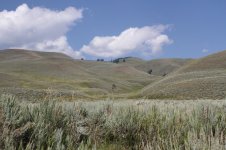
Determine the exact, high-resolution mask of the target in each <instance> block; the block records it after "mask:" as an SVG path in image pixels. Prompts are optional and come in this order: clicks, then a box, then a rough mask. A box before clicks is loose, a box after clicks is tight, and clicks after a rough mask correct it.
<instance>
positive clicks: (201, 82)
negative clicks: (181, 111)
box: [140, 51, 226, 99]
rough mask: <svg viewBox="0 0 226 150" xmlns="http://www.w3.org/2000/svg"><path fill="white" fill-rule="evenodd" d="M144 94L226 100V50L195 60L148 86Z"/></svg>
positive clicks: (142, 92)
mask: <svg viewBox="0 0 226 150" xmlns="http://www.w3.org/2000/svg"><path fill="white" fill-rule="evenodd" d="M140 94H141V95H143V96H147V97H149V98H176V99H200V98H208V99H223V98H225V97H226V51H223V52H219V53H216V54H212V55H209V56H207V57H204V58H201V59H197V60H193V61H191V62H190V63H188V64H187V65H185V66H183V67H181V68H180V69H178V70H177V71H175V72H173V73H172V74H171V75H169V76H167V77H165V78H164V79H162V80H159V81H157V82H156V83H154V84H150V85H148V86H146V87H145V88H144V89H143V90H142V91H141V92H140Z"/></svg>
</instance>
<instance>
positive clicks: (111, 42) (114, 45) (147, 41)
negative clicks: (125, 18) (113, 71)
mask: <svg viewBox="0 0 226 150" xmlns="http://www.w3.org/2000/svg"><path fill="white" fill-rule="evenodd" d="M168 28H169V26H165V25H156V26H145V27H142V28H129V29H126V30H125V31H123V32H121V33H120V35H118V36H103V37H100V36H96V37H94V38H93V39H92V40H91V42H90V43H89V44H88V45H84V46H83V47H82V48H81V50H80V51H81V52H82V53H85V54H88V55H92V56H97V57H119V56H124V55H128V54H130V53H132V52H134V51H138V52H139V53H140V54H142V53H149V54H150V55H151V54H155V53H158V52H159V51H161V49H162V47H163V46H164V45H167V44H171V43H172V42H173V41H172V40H171V39H169V37H168V36H167V35H166V34H163V32H165V31H166V30H167V29H168Z"/></svg>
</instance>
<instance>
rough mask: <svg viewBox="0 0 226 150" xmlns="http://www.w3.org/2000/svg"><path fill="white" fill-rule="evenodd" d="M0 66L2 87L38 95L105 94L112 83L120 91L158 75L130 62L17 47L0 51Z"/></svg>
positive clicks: (134, 88) (147, 81)
mask: <svg viewBox="0 0 226 150" xmlns="http://www.w3.org/2000/svg"><path fill="white" fill-rule="evenodd" d="M0 68H1V69H0V78H1V82H0V87H1V89H2V91H3V92H12V93H16V94H17V95H23V91H25V92H26V94H25V95H35V96H37V93H38V95H42V92H41V91H42V90H44V91H48V90H49V89H51V92H54V91H56V93H60V92H59V91H62V92H61V95H65V93H66V96H67V95H68V94H67V93H69V95H70V93H72V92H73V93H76V96H77V97H88V98H92V97H103V96H105V97H106V96H107V95H108V94H109V93H111V92H112V84H115V85H116V86H117V88H116V90H115V91H114V92H116V93H118V94H120V93H126V92H133V91H136V90H139V89H141V88H142V87H144V86H145V85H147V84H149V83H151V82H153V81H155V79H157V78H158V77H155V76H150V75H149V74H148V73H146V72H143V71H140V70H137V69H135V68H134V67H133V66H130V65H122V64H115V63H111V62H97V61H86V60H74V59H72V58H70V57H68V56H66V55H63V54H59V53H48V52H37V51H27V50H17V49H11V50H2V51H0ZM29 93H31V94H29ZM34 93H35V94H34ZM62 93H63V94H62ZM45 95H46V92H45V94H44V95H43V96H45Z"/></svg>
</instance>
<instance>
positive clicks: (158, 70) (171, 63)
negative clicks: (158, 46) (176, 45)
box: [135, 58, 191, 76]
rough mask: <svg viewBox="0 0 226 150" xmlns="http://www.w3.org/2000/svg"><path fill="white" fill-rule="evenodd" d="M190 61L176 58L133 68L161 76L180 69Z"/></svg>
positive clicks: (156, 60)
mask: <svg viewBox="0 0 226 150" xmlns="http://www.w3.org/2000/svg"><path fill="white" fill-rule="evenodd" d="M190 61H191V59H178V58H174V59H173V58H172V59H155V60H150V61H147V62H144V63H142V64H139V65H137V66H135V68H137V69H138V70H141V71H144V72H149V71H150V70H152V74H153V75H159V76H162V75H164V74H169V73H171V72H174V71H176V70H177V69H179V68H181V67H182V66H184V65H185V64H187V63H188V62H190Z"/></svg>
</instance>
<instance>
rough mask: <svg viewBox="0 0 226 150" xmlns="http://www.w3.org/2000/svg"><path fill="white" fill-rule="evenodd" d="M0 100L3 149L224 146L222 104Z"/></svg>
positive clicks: (225, 125)
mask: <svg viewBox="0 0 226 150" xmlns="http://www.w3.org/2000/svg"><path fill="white" fill-rule="evenodd" d="M0 102H1V103H0V108H2V109H0V114H1V115H0V117H1V120H0V125H1V126H0V132H1V134H0V135H1V136H2V137H3V138H2V140H1V146H2V147H1V148H2V149H27V150H29V149H57V150H63V149H69V150H71V149H80V150H81V149H112V150H113V149H159V150H160V149H225V148H226V147H225V144H226V109H225V108H226V101H225V100H142V99H140V100H117V101H116V100H115V101H112V100H105V101H104V100H103V101H76V102H62V101H61V102H60V101H52V100H45V101H42V102H36V103H32V102H31V101H30V102H28V101H22V102H19V100H18V99H15V98H14V97H13V96H10V95H2V96H1V100H0ZM3 116H4V119H3ZM1 122H2V123H3V124H4V128H3V124H1ZM1 129H2V130H1ZM1 148H0V149H1Z"/></svg>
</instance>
